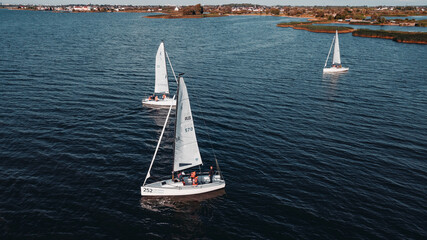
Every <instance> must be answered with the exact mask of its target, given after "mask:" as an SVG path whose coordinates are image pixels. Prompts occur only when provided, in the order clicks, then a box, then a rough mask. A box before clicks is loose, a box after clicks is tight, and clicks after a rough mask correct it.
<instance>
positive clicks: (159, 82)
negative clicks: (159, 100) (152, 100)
mask: <svg viewBox="0 0 427 240" xmlns="http://www.w3.org/2000/svg"><path fill="white" fill-rule="evenodd" d="M154 93H169V84H168V72H167V69H166V56H165V45H164V44H163V42H161V43H160V46H159V49H158V50H157V55H156V83H155V86H154Z"/></svg>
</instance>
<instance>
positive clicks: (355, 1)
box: [0, 0, 427, 6]
mask: <svg viewBox="0 0 427 240" xmlns="http://www.w3.org/2000/svg"><path fill="white" fill-rule="evenodd" d="M0 2H2V3H3V4H7V3H9V4H46V5H60V4H76V3H80V4H89V3H92V4H132V5H194V4H197V3H201V4H202V5H204V4H207V5H220V4H227V3H253V4H262V5H299V6H301V5H307V6H314V5H317V6H324V5H339V6H342V5H349V6H363V5H368V6H378V5H427V1H426V0H349V1H342V0H340V1H338V0H323V1H321V0H286V1H284V0H243V1H242V0H198V1H197V0H0Z"/></svg>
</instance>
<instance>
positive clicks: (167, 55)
mask: <svg viewBox="0 0 427 240" xmlns="http://www.w3.org/2000/svg"><path fill="white" fill-rule="evenodd" d="M165 53H166V57H167V58H168V62H169V66H171V69H172V73H173V76H174V77H175V82H176V83H178V79H177V78H176V75H175V71H174V70H173V67H172V63H171V60H170V59H169V54H168V52H166V51H165Z"/></svg>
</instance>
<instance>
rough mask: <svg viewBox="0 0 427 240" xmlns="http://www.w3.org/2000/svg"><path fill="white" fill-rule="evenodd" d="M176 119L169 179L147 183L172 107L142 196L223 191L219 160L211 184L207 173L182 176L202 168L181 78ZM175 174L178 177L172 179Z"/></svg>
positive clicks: (187, 99) (181, 78)
mask: <svg viewBox="0 0 427 240" xmlns="http://www.w3.org/2000/svg"><path fill="white" fill-rule="evenodd" d="M177 95H178V97H177V100H176V105H177V106H178V107H177V108H176V109H177V110H176V119H175V139H174V159H173V170H172V178H169V179H166V180H162V181H158V182H154V183H150V184H146V182H147V179H148V178H150V176H151V175H150V171H151V168H152V166H153V163H154V160H155V158H156V154H157V151H158V149H159V146H160V142H161V140H162V137H163V133H164V131H165V128H166V125H167V122H168V119H169V116H170V112H171V109H172V105H171V106H170V107H169V112H168V115H167V117H166V121H165V123H164V125H163V129H162V133H161V134H160V138H159V141H158V143H157V147H156V150H155V152H154V156H153V159H152V160H151V164H150V167H149V169H148V172H147V176H146V177H145V180H144V183H143V185H142V186H141V195H142V196H186V195H194V194H201V193H207V192H212V191H215V190H219V189H223V188H225V181H224V178H223V177H222V174H221V171H220V169H219V165H218V161H217V160H216V158H215V161H216V168H217V171H216V172H215V174H213V175H212V181H211V179H210V176H209V174H208V173H202V172H199V173H198V174H197V178H196V176H192V175H193V173H195V172H193V173H192V174H191V175H189V174H188V175H183V171H184V170H189V169H190V168H193V167H197V166H200V165H203V162H202V158H201V156H200V151H199V146H198V144H197V138H196V132H195V128H194V122H193V116H192V113H191V107H190V99H189V97H188V92H187V86H186V85H185V82H184V78H183V77H180V78H179V83H178V90H177ZM175 174H177V175H178V177H175Z"/></svg>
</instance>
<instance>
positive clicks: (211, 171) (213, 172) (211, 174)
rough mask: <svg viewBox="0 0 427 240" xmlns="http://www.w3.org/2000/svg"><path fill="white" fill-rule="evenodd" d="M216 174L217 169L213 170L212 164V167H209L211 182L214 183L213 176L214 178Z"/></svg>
mask: <svg viewBox="0 0 427 240" xmlns="http://www.w3.org/2000/svg"><path fill="white" fill-rule="evenodd" d="M214 174H215V171H214V170H213V167H212V166H211V167H210V169H209V180H210V181H209V183H212V178H213V175H214Z"/></svg>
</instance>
